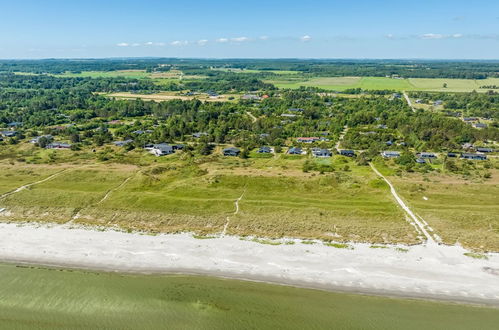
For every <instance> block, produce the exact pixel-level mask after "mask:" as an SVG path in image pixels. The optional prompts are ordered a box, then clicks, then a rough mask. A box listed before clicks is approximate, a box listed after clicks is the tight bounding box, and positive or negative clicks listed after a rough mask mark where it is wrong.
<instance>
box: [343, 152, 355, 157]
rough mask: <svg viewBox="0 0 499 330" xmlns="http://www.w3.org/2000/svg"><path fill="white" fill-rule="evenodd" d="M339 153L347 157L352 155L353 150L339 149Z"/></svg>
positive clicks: (353, 153)
mask: <svg viewBox="0 0 499 330" xmlns="http://www.w3.org/2000/svg"><path fill="white" fill-rule="evenodd" d="M340 155H342V156H347V157H354V156H355V151H353V150H340Z"/></svg>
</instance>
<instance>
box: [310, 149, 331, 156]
mask: <svg viewBox="0 0 499 330" xmlns="http://www.w3.org/2000/svg"><path fill="white" fill-rule="evenodd" d="M332 155H333V153H332V152H331V151H329V150H328V149H321V148H313V149H312V156H314V157H321V158H322V157H331V156H332Z"/></svg>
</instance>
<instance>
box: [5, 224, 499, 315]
mask: <svg viewBox="0 0 499 330" xmlns="http://www.w3.org/2000/svg"><path fill="white" fill-rule="evenodd" d="M300 241H301V240H295V244H292V245H285V244H282V245H275V246H274V245H268V244H260V243H256V242H252V241H248V240H241V239H240V238H238V237H233V236H228V237H223V238H213V239H196V238H194V237H192V236H191V235H189V234H159V235H154V236H151V235H143V234H137V233H131V234H130V233H123V232H118V231H115V230H112V229H109V230H107V231H98V230H92V229H88V228H85V229H82V228H68V227H67V226H65V225H49V224H47V225H40V224H36V225H34V224H16V223H0V262H2V263H7V264H14V265H20V266H21V267H22V266H26V267H31V266H32V267H47V268H64V269H73V270H79V271H85V270H88V271H98V272H114V273H123V274H143V275H146V274H148V275H149V274H150V275H188V276H189V275H195V276H210V277H218V278H227V279H235V280H244V281H252V282H264V283H270V284H277V285H286V286H293V287H299V288H307V289H315V290H324V291H332V292H339V293H350V294H362V295H374V296H387V297H393V298H408V299H420V300H430V301H440V302H450V303H460V304H468V305H480V306H488V307H499V254H489V255H488V256H489V259H488V260H484V259H473V258H470V257H467V256H464V255H463V253H465V252H467V250H465V249H463V248H461V247H457V246H440V245H416V246H404V248H405V249H407V251H405V252H400V251H397V250H396V248H397V247H401V246H400V245H399V246H397V245H392V246H387V247H385V248H379V249H373V248H370V244H364V243H351V244H350V245H351V246H352V247H353V249H339V248H335V247H329V246H325V245H322V244H302V243H300Z"/></svg>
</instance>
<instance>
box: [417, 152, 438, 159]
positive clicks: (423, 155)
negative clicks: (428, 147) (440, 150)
mask: <svg viewBox="0 0 499 330" xmlns="http://www.w3.org/2000/svg"><path fill="white" fill-rule="evenodd" d="M418 157H419V158H423V159H436V158H437V155H435V154H434V153H433V152H420V153H419V154H418Z"/></svg>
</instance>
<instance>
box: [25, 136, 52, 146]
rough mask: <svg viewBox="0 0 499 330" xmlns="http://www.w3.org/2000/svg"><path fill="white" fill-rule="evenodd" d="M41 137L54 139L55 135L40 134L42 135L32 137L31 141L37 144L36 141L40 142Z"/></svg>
mask: <svg viewBox="0 0 499 330" xmlns="http://www.w3.org/2000/svg"><path fill="white" fill-rule="evenodd" d="M41 138H45V139H47V140H49V141H51V140H52V139H53V136H52V135H40V136H37V137H34V138H32V139H31V140H29V142H30V143H33V144H35V143H38V142H39V141H40V139H41Z"/></svg>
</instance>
